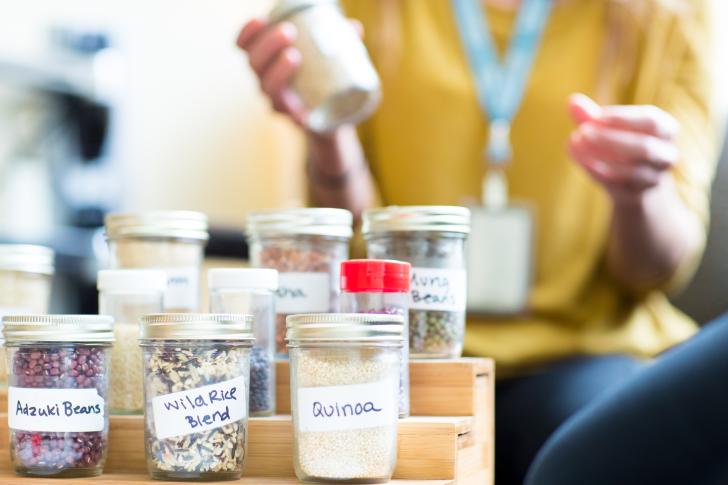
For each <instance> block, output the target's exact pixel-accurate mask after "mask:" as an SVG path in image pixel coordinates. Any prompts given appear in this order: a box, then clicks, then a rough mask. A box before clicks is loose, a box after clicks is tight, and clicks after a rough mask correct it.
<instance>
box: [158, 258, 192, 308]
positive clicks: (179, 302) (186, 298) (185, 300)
mask: <svg viewBox="0 0 728 485" xmlns="http://www.w3.org/2000/svg"><path fill="white" fill-rule="evenodd" d="M162 269H163V270H164V272H165V273H167V291H166V292H165V293H164V307H165V308H166V309H170V308H171V309H180V310H189V311H197V309H198V308H199V297H200V296H199V285H200V271H199V269H198V268H196V267H194V266H193V267H189V268H162Z"/></svg>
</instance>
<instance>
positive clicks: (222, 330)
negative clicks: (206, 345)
mask: <svg viewBox="0 0 728 485" xmlns="http://www.w3.org/2000/svg"><path fill="white" fill-rule="evenodd" d="M253 319H254V317H253V315H243V314H227V313H155V314H151V315H144V316H143V317H142V325H141V338H142V340H236V341H249V342H251V343H252V342H253V340H254V337H253Z"/></svg>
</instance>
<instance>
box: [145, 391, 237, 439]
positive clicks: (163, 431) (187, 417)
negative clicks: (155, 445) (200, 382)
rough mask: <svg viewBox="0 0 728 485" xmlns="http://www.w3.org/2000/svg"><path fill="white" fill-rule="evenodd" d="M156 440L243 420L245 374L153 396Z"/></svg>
mask: <svg viewBox="0 0 728 485" xmlns="http://www.w3.org/2000/svg"><path fill="white" fill-rule="evenodd" d="M152 412H153V413H154V430H155V432H156V434H157V439H165V438H171V437H173V436H185V435H188V434H192V433H199V432H202V431H208V430H211V429H215V428H220V427H222V426H225V425H226V424H230V423H234V422H236V421H240V420H241V419H244V418H245V417H246V416H247V414H248V405H247V404H246V402H245V377H243V376H240V377H236V378H235V379H230V380H228V381H223V382H218V383H217V384H210V385H208V386H202V387H196V388H194V389H190V390H189V391H181V392H174V393H171V394H165V395H163V396H157V397H155V398H153V399H152Z"/></svg>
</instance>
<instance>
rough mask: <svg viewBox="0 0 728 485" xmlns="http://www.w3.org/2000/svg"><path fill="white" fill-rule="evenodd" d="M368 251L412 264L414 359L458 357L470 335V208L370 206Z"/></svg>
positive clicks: (364, 228) (366, 223)
mask: <svg viewBox="0 0 728 485" xmlns="http://www.w3.org/2000/svg"><path fill="white" fill-rule="evenodd" d="M362 232H363V233H364V238H365V239H366V244H367V256H368V257H370V258H374V259H386V258H390V259H396V260H399V261H406V262H408V263H410V264H411V265H412V271H411V273H410V293H409V294H410V302H409V347H410V356H411V357H414V358H456V357H460V355H462V351H463V339H464V336H465V306H466V299H467V293H466V289H467V274H466V269H465V268H466V266H465V241H466V239H467V236H468V234H469V233H470V210H468V209H467V208H465V207H455V206H390V207H384V208H380V209H372V210H368V211H366V212H365V213H364V215H363V223H362Z"/></svg>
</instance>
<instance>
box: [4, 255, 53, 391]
mask: <svg viewBox="0 0 728 485" xmlns="http://www.w3.org/2000/svg"><path fill="white" fill-rule="evenodd" d="M53 259H54V254H53V250H51V249H49V248H46V247H43V246H31V245H26V244H0V321H2V317H3V316H4V315H41V314H45V313H48V306H49V303H50V296H51V279H52V277H53V270H54V265H53ZM7 382H8V372H7V357H6V352H5V349H4V348H3V347H2V339H1V338H0V387H5V386H6V385H7Z"/></svg>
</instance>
